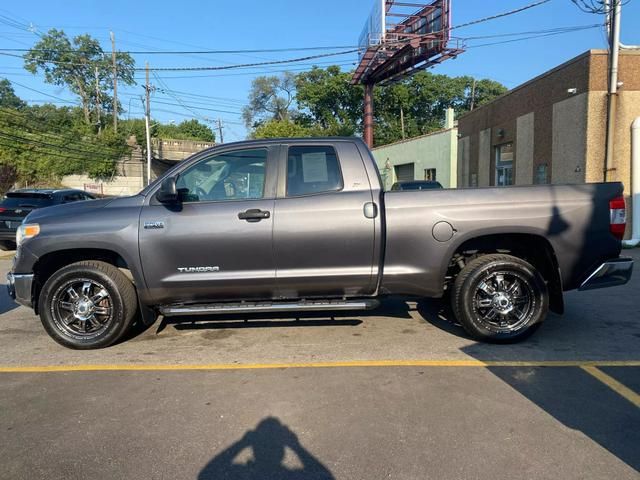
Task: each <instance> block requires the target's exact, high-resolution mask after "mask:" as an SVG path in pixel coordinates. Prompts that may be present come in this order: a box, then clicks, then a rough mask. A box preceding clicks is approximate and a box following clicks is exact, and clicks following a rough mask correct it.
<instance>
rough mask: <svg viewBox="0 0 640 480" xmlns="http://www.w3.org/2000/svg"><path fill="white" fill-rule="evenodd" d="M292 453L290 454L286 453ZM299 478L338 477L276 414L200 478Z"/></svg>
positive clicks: (211, 463)
mask: <svg viewBox="0 0 640 480" xmlns="http://www.w3.org/2000/svg"><path fill="white" fill-rule="evenodd" d="M288 452H292V454H293V458H291V455H287V453H288ZM223 478H225V479H229V480H235V479H260V480H269V479H273V480H289V479H290V480H294V479H295V480H297V479H300V480H302V479H311V478H313V479H317V480H332V479H333V478H335V477H334V476H333V475H332V474H331V472H330V471H329V469H328V468H327V467H325V466H324V465H323V464H322V463H321V462H320V461H319V460H318V459H317V458H316V457H314V456H313V455H312V454H311V453H310V452H309V451H308V450H307V449H306V448H304V447H303V446H302V444H301V443H300V440H299V439H298V436H297V435H296V434H295V433H294V432H292V431H291V430H290V429H289V427H287V426H286V425H284V424H283V423H282V422H280V420H279V419H277V418H275V417H266V418H264V419H263V420H262V421H260V423H258V425H257V426H256V428H255V429H253V430H248V431H247V432H245V434H244V435H243V436H242V438H240V439H239V440H238V441H237V442H235V443H233V444H232V445H230V446H229V447H227V448H225V449H224V450H222V451H221V452H220V453H218V454H217V455H216V456H214V457H213V458H212V459H211V460H210V461H209V463H207V465H205V466H204V468H203V469H202V470H201V471H200V473H199V474H198V480H218V479H223Z"/></svg>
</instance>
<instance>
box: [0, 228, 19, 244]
mask: <svg viewBox="0 0 640 480" xmlns="http://www.w3.org/2000/svg"><path fill="white" fill-rule="evenodd" d="M0 240H13V241H14V242H15V241H16V229H15V228H14V229H13V230H0Z"/></svg>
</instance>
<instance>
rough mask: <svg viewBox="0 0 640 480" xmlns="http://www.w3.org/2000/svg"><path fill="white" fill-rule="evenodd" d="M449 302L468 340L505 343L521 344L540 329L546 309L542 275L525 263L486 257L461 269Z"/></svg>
mask: <svg viewBox="0 0 640 480" xmlns="http://www.w3.org/2000/svg"><path fill="white" fill-rule="evenodd" d="M451 302H452V306H453V311H454V314H455V316H456V318H457V319H458V321H459V322H460V323H461V324H462V326H463V327H464V329H465V330H466V331H467V333H469V334H470V335H471V336H472V337H474V338H475V339H478V340H483V341H489V342H500V343H506V342H516V341H519V340H522V339H524V338H526V337H528V336H529V335H531V334H532V333H533V332H534V331H535V330H536V329H537V328H538V327H539V326H540V324H541V323H542V322H543V321H544V319H545V318H546V316H547V311H548V309H549V293H548V291H547V285H546V283H545V281H544V279H543V278H542V275H540V273H539V272H538V271H537V270H536V269H535V268H534V267H533V266H532V265H531V264H529V263H528V262H526V261H524V260H522V259H520V258H517V257H513V256H511V255H503V254H490V255H484V256H481V257H478V258H476V259H474V260H472V261H470V262H469V263H468V264H467V265H466V266H465V267H464V268H463V269H462V271H461V272H460V273H459V274H458V276H457V278H456V281H455V283H454V286H453V292H452V296H451Z"/></svg>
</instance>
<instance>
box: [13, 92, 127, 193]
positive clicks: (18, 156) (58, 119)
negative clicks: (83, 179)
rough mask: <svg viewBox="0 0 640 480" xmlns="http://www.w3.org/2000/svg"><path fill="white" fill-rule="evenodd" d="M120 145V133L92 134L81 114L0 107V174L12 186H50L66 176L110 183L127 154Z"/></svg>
mask: <svg viewBox="0 0 640 480" xmlns="http://www.w3.org/2000/svg"><path fill="white" fill-rule="evenodd" d="M124 140H125V139H124V133H122V132H119V133H118V134H116V133H114V132H113V130H112V129H110V128H107V129H106V130H104V131H103V132H102V133H101V134H100V135H98V134H96V133H95V132H94V129H93V127H92V126H90V125H87V124H85V123H84V120H83V114H82V110H81V109H80V108H70V107H56V106H54V105H50V104H46V105H36V106H24V107H22V108H20V109H19V110H18V109H11V108H4V107H0V172H3V173H2V174H4V172H9V173H11V174H12V175H13V177H12V178H13V180H14V181H22V182H26V183H29V184H38V183H39V184H42V183H44V184H55V183H57V182H58V181H59V179H60V178H61V177H63V176H64V175H70V174H87V175H89V176H90V177H92V178H109V177H111V176H112V175H114V174H115V173H116V161H117V160H118V159H119V158H120V157H122V156H123V155H125V154H126V153H127V152H128V151H129V147H127V146H126V143H125V141H124ZM7 175H8V174H7Z"/></svg>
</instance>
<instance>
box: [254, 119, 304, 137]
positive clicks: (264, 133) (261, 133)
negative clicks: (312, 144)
mask: <svg viewBox="0 0 640 480" xmlns="http://www.w3.org/2000/svg"><path fill="white" fill-rule="evenodd" d="M251 136H252V138H290V137H313V136H315V134H314V132H313V130H311V129H309V128H306V127H304V126H303V125H300V124H298V123H294V122H292V121H290V120H269V121H267V122H263V123H261V124H260V125H258V126H257V127H256V128H255V130H254V131H253V133H252V134H251Z"/></svg>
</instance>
